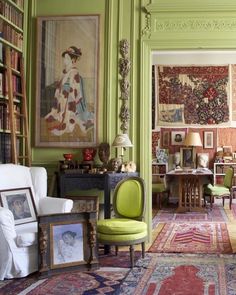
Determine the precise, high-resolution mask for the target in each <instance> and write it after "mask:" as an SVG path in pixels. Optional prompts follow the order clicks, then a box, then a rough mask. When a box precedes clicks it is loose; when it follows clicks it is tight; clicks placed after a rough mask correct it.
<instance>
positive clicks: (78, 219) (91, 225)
mask: <svg viewBox="0 0 236 295" xmlns="http://www.w3.org/2000/svg"><path fill="white" fill-rule="evenodd" d="M96 220H97V218H96V213H95V212H80V213H79V212H77V213H76V212H74V213H71V212H70V213H62V214H61V213H60V214H51V215H41V216H39V217H38V233H39V235H38V244H39V259H38V262H39V267H38V269H39V274H40V277H45V276H48V275H51V274H56V273H59V272H62V271H65V270H68V271H72V270H89V269H97V268H98V252H97V241H96V222H97V221H96Z"/></svg>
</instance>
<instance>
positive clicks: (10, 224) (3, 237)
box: [0, 207, 16, 280]
mask: <svg viewBox="0 0 236 295" xmlns="http://www.w3.org/2000/svg"><path fill="white" fill-rule="evenodd" d="M15 238H16V232H15V223H14V217H13V214H12V212H11V211H10V210H8V209H6V208H3V207H0V252H1V253H4V255H0V280H3V279H4V276H5V273H6V271H7V270H8V268H9V266H10V264H11V259H12V253H11V247H16V244H15Z"/></svg>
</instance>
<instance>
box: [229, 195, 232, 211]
mask: <svg viewBox="0 0 236 295" xmlns="http://www.w3.org/2000/svg"><path fill="white" fill-rule="evenodd" d="M232 199H233V196H232V193H231V194H230V195H229V209H230V210H231V206H232Z"/></svg>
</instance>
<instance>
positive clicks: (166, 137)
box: [161, 130, 170, 147]
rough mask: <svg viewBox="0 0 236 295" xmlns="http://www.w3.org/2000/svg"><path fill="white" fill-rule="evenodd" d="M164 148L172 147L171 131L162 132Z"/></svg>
mask: <svg viewBox="0 0 236 295" xmlns="http://www.w3.org/2000/svg"><path fill="white" fill-rule="evenodd" d="M161 139H162V146H163V147H169V146H170V131H167V130H165V131H162V137H161Z"/></svg>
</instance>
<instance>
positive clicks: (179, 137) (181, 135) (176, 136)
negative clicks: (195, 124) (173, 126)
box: [171, 131, 186, 145]
mask: <svg viewBox="0 0 236 295" xmlns="http://www.w3.org/2000/svg"><path fill="white" fill-rule="evenodd" d="M185 135H186V132H185V131H171V145H183V144H184V140H185Z"/></svg>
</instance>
